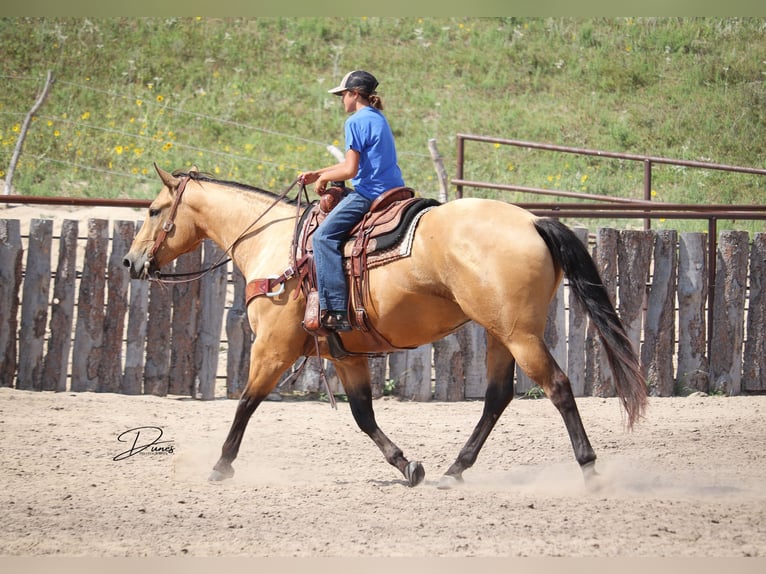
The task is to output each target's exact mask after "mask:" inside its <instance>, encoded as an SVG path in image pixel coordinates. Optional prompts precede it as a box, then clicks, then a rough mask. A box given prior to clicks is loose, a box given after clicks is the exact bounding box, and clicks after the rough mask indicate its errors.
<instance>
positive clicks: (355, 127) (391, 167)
mask: <svg viewBox="0 0 766 574" xmlns="http://www.w3.org/2000/svg"><path fill="white" fill-rule="evenodd" d="M345 135H346V151H348V150H349V149H353V150H354V151H357V152H359V171H358V172H357V174H356V177H354V178H352V179H351V184H352V185H353V186H354V189H355V190H356V191H357V192H359V193H360V194H361V195H363V196H364V197H366V198H367V199H375V198H376V197H378V196H379V195H380V194H381V193H383V192H384V191H387V190H389V189H391V188H393V187H401V186H403V185H404V179H402V172H401V170H400V169H399V165H398V163H397V161H396V145H395V144H394V135H393V134H392V133H391V128H390V126H389V125H388V121H387V120H386V117H385V116H384V115H383V114H382V113H381V112H380V110H377V109H375V108H373V107H372V106H365V107H364V108H362V109H360V110H359V111H357V112H356V113H354V114H353V115H352V116H351V117H349V118H348V119H347V120H346V125H345Z"/></svg>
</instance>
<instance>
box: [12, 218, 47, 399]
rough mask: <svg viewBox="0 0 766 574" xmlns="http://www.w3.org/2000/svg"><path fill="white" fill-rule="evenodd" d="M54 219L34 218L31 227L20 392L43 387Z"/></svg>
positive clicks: (26, 275)
mask: <svg viewBox="0 0 766 574" xmlns="http://www.w3.org/2000/svg"><path fill="white" fill-rule="evenodd" d="M52 236H53V220H52V219H33V220H32V222H31V223H30V226H29V248H28V250H27V267H26V272H25V273H24V287H23V289H22V292H23V299H22V301H21V328H20V329H19V345H20V348H22V349H23V350H24V352H23V353H20V354H19V367H18V368H19V371H18V376H17V381H16V388H17V389H25V390H33V391H41V390H42V388H43V369H42V365H43V346H44V345H45V327H46V324H47V322H48V293H49V292H50V284H51V239H52Z"/></svg>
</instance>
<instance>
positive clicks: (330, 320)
mask: <svg viewBox="0 0 766 574" xmlns="http://www.w3.org/2000/svg"><path fill="white" fill-rule="evenodd" d="M321 323H322V327H324V328H325V329H330V330H331V331H350V330H351V328H352V327H351V323H349V321H348V314H347V313H344V312H343V311H325V312H324V313H323V314H322V319H321Z"/></svg>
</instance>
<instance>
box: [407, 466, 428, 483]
mask: <svg viewBox="0 0 766 574" xmlns="http://www.w3.org/2000/svg"><path fill="white" fill-rule="evenodd" d="M425 476H426V471H425V469H424V468H423V465H422V464H420V463H419V462H415V461H413V462H410V463H408V464H407V466H406V467H404V478H406V479H407V483H408V484H409V485H410V486H417V485H418V484H420V483H421V482H423V479H424V478H425Z"/></svg>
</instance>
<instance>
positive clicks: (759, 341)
mask: <svg viewBox="0 0 766 574" xmlns="http://www.w3.org/2000/svg"><path fill="white" fill-rule="evenodd" d="M749 302H750V303H749V305H748V311H747V339H746V340H745V353H744V358H743V362H744V369H743V370H742V389H743V390H745V391H758V392H762V391H766V233H756V234H755V237H753V243H752V247H751V249H750V299H749Z"/></svg>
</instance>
